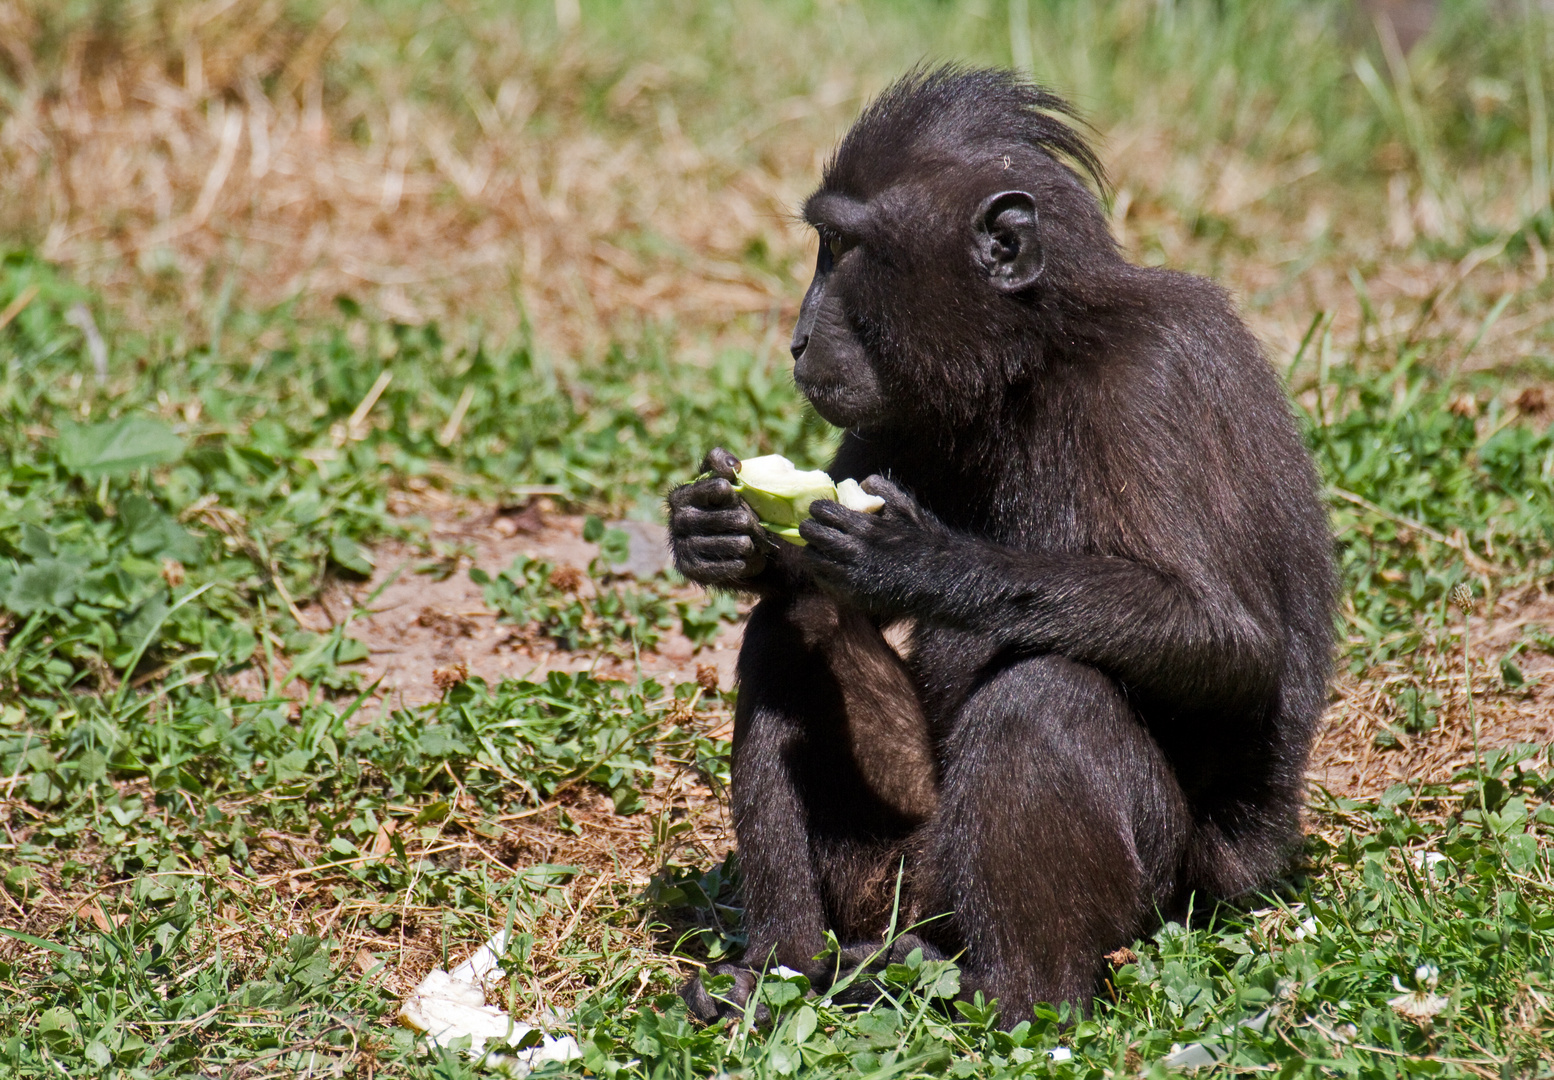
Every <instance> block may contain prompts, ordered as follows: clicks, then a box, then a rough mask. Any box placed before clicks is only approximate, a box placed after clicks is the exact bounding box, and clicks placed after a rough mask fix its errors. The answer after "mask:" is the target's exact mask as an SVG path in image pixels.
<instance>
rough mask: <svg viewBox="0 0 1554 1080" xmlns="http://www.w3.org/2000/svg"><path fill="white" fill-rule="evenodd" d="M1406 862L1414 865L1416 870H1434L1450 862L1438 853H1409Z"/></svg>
mask: <svg viewBox="0 0 1554 1080" xmlns="http://www.w3.org/2000/svg"><path fill="white" fill-rule="evenodd" d="M1408 861H1409V862H1411V863H1413V864H1414V868H1415V869H1416V870H1434V869H1435V868H1436V867H1437V866H1440V865H1441V864H1442V863H1448V864H1449V863H1450V862H1451V860H1450V859H1448V858H1447V857H1446V856H1445V855H1442V854H1441V853H1440V852H1439V851H1410V852H1409V853H1408Z"/></svg>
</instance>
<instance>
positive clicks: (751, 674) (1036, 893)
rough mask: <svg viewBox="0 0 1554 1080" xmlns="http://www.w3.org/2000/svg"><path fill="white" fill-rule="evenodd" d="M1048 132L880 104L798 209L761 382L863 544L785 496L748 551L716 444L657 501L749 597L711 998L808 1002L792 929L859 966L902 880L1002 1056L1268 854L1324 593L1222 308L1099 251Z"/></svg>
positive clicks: (1315, 709)
mask: <svg viewBox="0 0 1554 1080" xmlns="http://www.w3.org/2000/svg"><path fill="white" fill-rule="evenodd" d="M1066 115H1068V116H1071V115H1072V113H1071V111H1070V109H1069V107H1068V106H1067V105H1066V104H1065V103H1064V102H1063V101H1061V100H1060V99H1059V98H1057V97H1056V96H1054V95H1052V94H1050V93H1048V92H1047V91H1045V90H1042V89H1040V88H1038V87H1036V86H1033V85H1030V84H1028V83H1026V82H1023V81H1021V80H1020V79H1019V78H1017V77H1016V76H1014V75H1012V74H1009V73H1007V72H1002V71H989V70H971V71H968V70H963V69H955V68H941V69H937V70H932V71H919V72H916V73H914V74H912V75H909V76H907V77H906V78H905V79H903V80H902V81H901V82H899V83H897V84H896V85H895V86H894V87H892V88H891V89H889V90H888V91H886V92H885V94H884V95H883V96H882V97H881V98H880V99H879V100H877V101H876V102H874V104H872V105H871V106H870V107H869V108H868V109H866V110H865V111H864V113H863V114H862V115H861V116H860V117H859V119H858V120H857V122H856V123H855V124H854V126H853V128H852V129H851V131H849V132H848V134H847V136H846V137H845V138H844V139H843V140H842V142H841V144H840V146H839V147H838V149H837V151H836V153H835V155H834V157H833V158H832V160H831V161H830V163H829V164H828V165H827V167H826V170H825V176H824V182H823V183H822V185H821V187H820V190H818V191H817V192H815V194H813V195H812V196H810V198H809V199H808V201H807V202H806V203H805V205H804V215H805V218H806V219H807V220H808V221H809V223H810V224H812V225H813V226H814V227H815V229H816V230H817V231H818V232H819V234H820V256H819V260H818V262H817V264H816V268H815V277H814V281H813V283H812V284H811V285H810V288H809V292H808V294H807V295H806V296H805V298H804V304H803V308H802V311H801V313H800V316H799V322H798V327H797V329H796V330H795V331H794V335H793V355H794V357H795V360H796V363H795V366H794V371H793V374H794V379H795V381H796V382H797V384H798V387H799V389H800V390H801V391H802V392H803V394H804V396H805V397H806V398H808V399H809V401H810V402H811V403H812V404H813V405H814V408H815V410H816V411H817V412H818V413H819V414H820V415H821V416H822V417H824V418H825V419H826V420H828V421H830V422H831V423H833V424H836V425H837V426H838V427H842V428H845V429H846V435H845V436H844V437H843V440H842V444H841V448H840V450H839V451H838V452H837V455H836V459H835V461H834V462H833V463H832V465H831V467H830V471H831V473H832V475H833V476H834V477H836V478H838V479H840V478H842V477H854V478H864V477H867V478H868V479H867V481H866V482H865V487H866V488H867V489H869V490H871V491H872V492H874V493H875V494H877V495H879V496H882V497H883V498H884V499H885V500H886V503H887V506H886V508H885V509H884V510H883V511H882V512H881V513H879V514H878V515H867V514H861V513H857V512H854V511H851V510H847V509H845V508H843V507H842V506H840V505H838V504H836V503H832V502H817V503H815V504H814V506H813V508H812V513H813V517H812V519H811V520H809V521H807V522H805V523H804V525H803V526H802V527H801V528H800V533H801V534H802V535H803V537H804V538H805V540H806V541H807V543H808V546H807V547H802V548H801V547H797V546H793V545H788V544H784V543H781V542H779V541H776V540H775V539H773V538H771V537H769V536H767V535H766V534H764V533H763V532H762V530H761V529H760V527H759V525H758V524H757V522H756V520H755V517H754V515H753V514H752V513H751V512H750V511H749V509H748V508H746V507H745V506H744V504H743V503H742V502H741V501H740V500H739V499H738V497H737V496H735V495H734V494H733V492H732V490H731V487H730V484H729V482H728V479H727V478H729V477H731V476H732V472H733V469H734V468H735V467H737V464H738V463H737V461H736V460H735V459H734V458H733V457H732V456H731V455H729V454H728V453H727V452H726V451H722V450H714V451H713V452H712V453H711V454H709V455H708V459H707V463H706V467H707V469H708V470H709V471H711V472H713V473H716V474H717V475H716V476H713V477H710V478H708V479H703V480H699V481H697V482H695V483H691V484H687V485H685V486H683V487H680V488H677V489H676V490H675V491H673V492H672V493H671V494H670V496H669V507H670V527H671V528H670V531H671V543H672V545H673V550H674V556H675V560H676V564H677V566H678V567H679V568H680V570H681V572H682V573H684V574H685V575H686V577H688V578H690V579H692V580H694V581H698V582H701V583H703V584H705V585H708V586H711V587H714V588H724V589H738V590H746V591H749V592H752V593H754V594H756V595H757V596H759V597H760V602H759V603H758V604H757V605H756V607H755V609H754V611H753V612H752V613H751V616H750V621H749V625H748V627H747V629H746V631H745V639H744V645H743V648H742V650H741V652H740V657H739V683H740V691H739V703H738V709H737V716H736V726H735V732H734V771H733V793H732V798H733V813H734V826H735V831H736V834H737V839H738V844H739V852H740V860H741V865H742V867H743V872H744V883H745V885H744V888H745V905H746V908H745V912H746V922H747V925H748V929H749V935H750V937H749V948H748V950H747V952H746V956H745V964H744V965H743V966H726V967H725V968H723V969H722V970H724V971H727V972H729V973H733V974H735V975H736V983H735V989H734V992H733V994H732V995H730V997H731V999H732V1000H733V1002H734V1003H735V1004H739V1003H741V1002H742V1001H743V1000H744V998H745V996H746V995H748V993H749V991H750V987H751V986H752V985H753V982H754V976H753V974H752V970H753V969H758V968H760V967H761V966H762V965H764V964H766V963H769V962H775V963H781V964H784V965H787V966H789V967H792V968H796V969H799V970H802V971H805V972H806V973H808V974H810V975H811V976H812V977H813V978H816V979H820V978H823V977H824V975H825V971H824V969H823V965H820V964H817V962H816V961H815V960H814V957H815V956H816V955H817V954H819V953H821V951H822V949H823V946H824V933H825V932H826V931H827V930H830V931H833V932H834V933H835V934H836V935H837V937H838V939H839V940H840V941H841V942H842V943H843V944H844V945H856V946H859V950H855V951H859V952H867V949H868V946H869V945H870V944H871V943H874V944H877V943H878V942H879V941H880V940H881V937H882V935H883V933H884V932H885V930H886V926H887V922H888V920H889V917H890V912H891V904H892V900H893V896H894V889H895V887H896V881H897V870H898V867H899V866H904V867H905V898H904V901H903V903H904V906H905V914H904V919H906V920H909V921H910V920H917V919H929V920H930V921H928V922H926V923H925V924H924V925H923V927H922V929H921V930H920V931H919V933H920V935H921V936H922V938H923V939H925V943H926V944H927V945H928V946H929V947H930V949H935V950H937V951H938V952H940V953H942V954H944V955H959V956H960V957H961V965H962V971H963V980H962V982H963V987H964V990H965V992H971V991H974V990H981V991H982V992H984V993H985V994H987V995H988V996H989V997H996V998H997V999H998V1000H999V1001H1000V1002H1001V1005H1002V1009H1003V1016H1004V1019H1005V1021H1006V1022H1007V1023H1009V1024H1013V1023H1016V1022H1017V1021H1018V1020H1020V1019H1021V1018H1022V1017H1026V1016H1029V1015H1030V1008H1031V1005H1032V1003H1033V1002H1036V1001H1042V1000H1045V1001H1049V1002H1054V1003H1056V1002H1060V1001H1072V1002H1075V1003H1077V1004H1079V1005H1081V1006H1086V1005H1088V1004H1089V1002H1090V1000H1091V998H1092V996H1093V994H1094V992H1095V991H1096V989H1097V987H1098V982H1099V980H1100V978H1101V976H1102V974H1103V972H1104V970H1105V962H1104V959H1103V957H1104V954H1105V953H1107V952H1108V951H1109V950H1113V949H1116V948H1117V947H1119V946H1121V945H1124V944H1126V943H1128V942H1129V941H1131V940H1132V939H1133V938H1134V936H1136V935H1138V934H1140V933H1142V932H1146V931H1147V930H1149V929H1150V927H1151V925H1152V924H1153V923H1154V922H1155V921H1156V919H1157V918H1158V917H1159V916H1160V915H1162V914H1163V915H1165V916H1167V917H1171V916H1179V915H1180V914H1181V913H1182V912H1184V911H1185V909H1186V905H1187V903H1188V901H1189V898H1190V897H1191V896H1192V895H1193V894H1194V893H1195V892H1196V893H1198V894H1199V895H1201V896H1204V897H1209V898H1213V897H1234V896H1236V895H1238V894H1242V893H1245V892H1247V891H1249V890H1252V889H1255V888H1257V887H1259V886H1260V885H1263V884H1266V883H1267V882H1268V881H1269V880H1270V878H1271V877H1273V876H1275V875H1276V874H1278V873H1279V872H1280V870H1281V868H1282V867H1283V866H1284V863H1285V860H1286V859H1287V857H1288V856H1289V854H1290V851H1291V848H1292V846H1293V845H1294V843H1295V842H1296V840H1297V837H1298V831H1299V823H1298V817H1299V810H1300V806H1301V799H1302V789H1303V773H1304V768H1305V763H1306V757H1307V752H1308V749H1309V746H1310V742H1311V738H1312V734H1313V730H1314V727H1315V724H1316V722H1317V719H1318V716H1319V715H1320V713H1321V711H1322V708H1323V705H1324V702H1325V698H1326V684H1327V679H1328V676H1329V674H1330V667H1331V663H1332V658H1331V653H1332V635H1333V604H1334V594H1335V576H1334V571H1333V566H1332V561H1331V540H1330V537H1329V533H1328V530H1327V525H1326V521H1325V518H1324V514H1323V511H1322V509H1321V504H1320V501H1319V499H1318V494H1317V483H1316V477H1315V474H1314V472H1313V469H1312V465H1311V461H1310V458H1309V456H1308V454H1307V452H1306V450H1305V448H1304V446H1303V445H1302V443H1301V440H1300V437H1299V435H1298V434H1297V431H1296V427H1295V424H1294V422H1293V420H1292V418H1291V414H1290V410H1289V406H1288V403H1287V401H1286V399H1285V397H1284V393H1283V390H1282V388H1281V386H1280V384H1279V381H1278V379H1277V378H1276V377H1275V375H1274V373H1273V372H1272V370H1271V368H1270V366H1269V364H1268V363H1267V361H1266V360H1265V358H1264V357H1263V355H1262V352H1261V351H1260V349H1259V346H1258V344H1257V342H1256V341H1255V339H1254V338H1253V336H1252V335H1251V333H1250V332H1249V331H1248V330H1247V328H1246V327H1245V326H1244V325H1243V324H1242V322H1241V320H1240V319H1239V318H1238V317H1237V315H1236V313H1235V311H1234V309H1233V307H1232V305H1231V302H1230V300H1229V298H1228V297H1227V296H1226V294H1225V293H1224V292H1223V291H1222V290H1220V289H1219V288H1218V287H1216V286H1215V285H1213V284H1211V283H1209V282H1207V281H1204V280H1202V279H1200V278H1197V277H1192V276H1189V275H1186V274H1181V273H1175V272H1172V271H1167V270H1159V269H1152V268H1146V267H1139V266H1134V265H1132V264H1130V263H1128V262H1126V261H1125V260H1124V259H1123V258H1122V257H1121V255H1120V254H1119V252H1118V250H1117V247H1116V245H1115V243H1114V242H1113V240H1112V238H1111V236H1110V234H1109V232H1108V230H1107V224H1106V219H1105V217H1104V216H1103V213H1102V209H1101V206H1100V204H1099V201H1098V199H1097V197H1096V195H1095V193H1094V192H1093V191H1092V190H1091V188H1090V187H1088V186H1087V185H1086V183H1085V182H1084V180H1083V179H1082V178H1081V176H1080V172H1083V173H1084V174H1088V176H1089V178H1090V179H1091V180H1093V181H1094V182H1095V184H1096V186H1097V187H1099V188H1101V189H1102V190H1104V187H1105V178H1104V175H1103V173H1102V168H1101V165H1100V163H1099V161H1098V160H1097V159H1096V157H1095V154H1094V153H1093V152H1092V150H1091V149H1090V148H1089V147H1088V146H1087V144H1086V143H1085V141H1084V140H1083V139H1082V137H1081V136H1080V135H1079V134H1078V133H1077V132H1076V131H1075V130H1074V128H1073V127H1071V126H1070V125H1069V124H1068V123H1066V122H1065V121H1064V119H1063V117H1064V116H1066ZM1075 167H1077V169H1078V170H1079V171H1078V172H1076V170H1075ZM898 632H904V636H905V639H906V640H905V643H904V645H903V646H902V647H901V648H900V649H899V650H897V649H895V648H892V646H891V645H890V644H888V643H887V640H886V637H887V634H895V633H898ZM934 916H938V918H932V917H934ZM817 969H819V970H817ZM686 999H687V1002H688V1003H689V1005H690V1006H691V1009H692V1011H693V1012H694V1013H696V1014H697V1015H699V1016H702V1017H703V1018H708V1019H710V1018H712V1017H714V1016H716V1015H717V1014H718V1013H719V1011H720V1010H726V1009H728V1008H729V1007H730V1006H729V1004H728V1003H727V1002H720V1001H718V1000H715V999H713V998H712V997H711V996H710V995H709V994H708V993H707V991H706V990H705V988H704V987H702V986H701V985H700V984H699V983H698V982H696V981H693V982H692V983H691V984H690V985H688V986H687V988H686Z"/></svg>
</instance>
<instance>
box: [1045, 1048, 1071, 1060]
mask: <svg viewBox="0 0 1554 1080" xmlns="http://www.w3.org/2000/svg"><path fill="white" fill-rule="evenodd" d="M1047 1056H1048V1057H1049V1058H1051V1059H1052V1060H1053V1061H1070V1060H1072V1059H1073V1057H1074V1052H1073V1051H1072V1050H1070V1049H1069V1048H1068V1047H1066V1046H1059V1047H1055V1048H1054V1049H1051V1050H1048V1051H1047Z"/></svg>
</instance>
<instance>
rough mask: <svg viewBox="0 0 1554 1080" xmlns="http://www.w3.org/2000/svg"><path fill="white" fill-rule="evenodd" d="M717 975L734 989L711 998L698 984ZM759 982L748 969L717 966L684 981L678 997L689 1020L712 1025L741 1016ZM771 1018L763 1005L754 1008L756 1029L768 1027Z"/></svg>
mask: <svg viewBox="0 0 1554 1080" xmlns="http://www.w3.org/2000/svg"><path fill="white" fill-rule="evenodd" d="M719 975H729V976H732V977H733V979H734V985H733V986H731V987H729V988H728V989H727V990H724V991H722V992H721V993H718V994H714V993H712V992H711V991H709V990H708V989H707V987H706V986H705V985H703V983H702V980H703V979H705V978H707V977H709V976H710V977H713V978H716V977H717V976H719ZM759 981H760V976H759V975H758V974H757V973H756V972H755V971H754V970H753V969H752V968H748V967H745V966H744V965H742V964H719V965H717V966H716V967H713V968H708V969H707V970H706V971H704V972H701V973H700V974H698V975H693V976H692V977H691V978H690V979H688V980H686V983H685V985H684V986H683V987H681V988H680V996H681V997H682V998H684V999H685V1009H686V1011H687V1012H689V1013H690V1014H691V1018H692V1019H693V1020H700V1021H701V1022H702V1023H704V1024H712V1023H716V1022H718V1021H720V1020H726V1019H728V1018H729V1017H731V1016H734V1017H742V1016H744V1015H745V1007H746V1005H748V1004H749V1002H750V995H751V994H752V993H754V992H755V987H756V983H757V982H759ZM771 1018H772V1014H771V1011H770V1010H769V1009H767V1007H766V1006H765V1005H759V1004H758V1005H757V1006H756V1010H755V1022H756V1024H757V1025H758V1026H760V1025H764V1024H767V1023H770V1022H771Z"/></svg>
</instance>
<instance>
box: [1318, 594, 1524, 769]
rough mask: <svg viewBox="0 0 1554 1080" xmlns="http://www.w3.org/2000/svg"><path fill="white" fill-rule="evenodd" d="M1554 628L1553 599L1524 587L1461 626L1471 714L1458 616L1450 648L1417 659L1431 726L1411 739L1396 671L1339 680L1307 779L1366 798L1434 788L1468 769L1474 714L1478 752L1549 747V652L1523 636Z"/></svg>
mask: <svg viewBox="0 0 1554 1080" xmlns="http://www.w3.org/2000/svg"><path fill="white" fill-rule="evenodd" d="M1540 626H1549V627H1554V596H1550V595H1549V594H1548V593H1546V592H1544V591H1543V589H1542V588H1541V587H1529V588H1526V589H1523V590H1519V591H1517V592H1513V593H1509V594H1507V595H1503V596H1500V597H1497V598H1496V599H1495V600H1494V601H1493V603H1492V605H1490V606H1488V609H1487V610H1481V611H1479V612H1478V613H1476V614H1475V615H1474V616H1473V617H1472V619H1471V621H1470V624H1469V631H1470V633H1469V637H1470V650H1471V655H1472V664H1471V667H1470V668H1469V669H1467V670H1470V671H1471V674H1472V680H1471V681H1472V691H1473V694H1472V698H1473V700H1472V706H1473V708H1472V713H1471V714H1470V712H1469V701H1468V693H1467V687H1468V679H1467V677H1466V676H1467V670H1465V669H1464V665H1463V649H1462V638H1461V633H1460V632H1461V622H1460V616H1459V617H1457V621H1456V625H1455V626H1454V628H1453V630H1454V633H1453V636H1452V637H1451V638H1450V639H1449V645H1448V646H1447V647H1446V648H1443V649H1440V650H1431V651H1429V652H1428V653H1427V656H1426V658H1425V665H1424V666H1425V671H1426V673H1427V675H1426V679H1425V683H1424V687H1423V689H1424V690H1426V691H1427V692H1429V693H1433V694H1434V695H1435V696H1436V697H1437V698H1439V700H1440V705H1439V706H1438V708H1436V709H1435V710H1434V712H1435V716H1436V723H1435V725H1434V726H1433V727H1431V728H1430V729H1429V730H1427V731H1424V732H1422V733H1417V734H1413V733H1410V732H1409V731H1408V730H1407V727H1406V724H1405V723H1404V719H1405V718H1404V717H1403V716H1402V715H1401V714H1400V708H1399V704H1398V699H1397V695H1398V691H1399V690H1400V689H1401V688H1402V686H1403V685H1404V684H1406V683H1407V681H1408V676H1407V675H1406V674H1404V673H1402V672H1400V671H1399V672H1389V671H1375V672H1365V673H1363V674H1362V675H1361V676H1359V677H1355V676H1350V675H1345V676H1342V677H1340V678H1339V679H1338V680H1337V682H1336V684H1335V700H1334V702H1333V705H1332V707H1331V708H1330V709H1329V710H1328V713H1327V716H1326V717H1325V718H1324V721H1323V727H1322V730H1321V733H1320V734H1319V735H1318V738H1317V744H1316V747H1315V749H1314V751H1313V753H1312V761H1311V768H1310V770H1309V773H1308V775H1309V777H1310V779H1311V781H1312V783H1313V784H1315V785H1317V786H1319V787H1322V788H1325V789H1326V790H1327V791H1329V792H1331V793H1332V794H1334V795H1339V796H1346V797H1350V798H1364V797H1374V796H1376V795H1379V794H1380V793H1381V792H1383V791H1385V790H1386V789H1387V788H1389V787H1391V786H1392V785H1394V784H1411V785H1415V786H1417V785H1419V784H1424V783H1439V782H1442V781H1445V780H1448V779H1450V778H1451V776H1452V775H1453V774H1455V773H1456V772H1458V771H1459V770H1461V769H1463V768H1465V767H1467V766H1469V765H1471V764H1472V762H1473V717H1474V716H1476V718H1477V721H1478V728H1479V740H1478V741H1479V749H1480V751H1481V752H1482V751H1487V750H1490V749H1492V748H1495V747H1508V746H1513V745H1515V744H1517V743H1536V744H1540V745H1543V746H1550V745H1554V652H1551V651H1550V649H1549V648H1548V647H1547V646H1546V645H1545V644H1544V643H1542V642H1541V641H1540V640H1539V639H1538V637H1537V635H1535V634H1529V631H1530V630H1532V629H1534V628H1536V627H1540ZM1523 642H1525V643H1526V644H1525V645H1524V647H1523V648H1522V649H1521V650H1520V651H1518V652H1517V653H1516V655H1515V656H1514V657H1513V658H1512V662H1513V663H1514V664H1515V665H1516V668H1517V670H1518V671H1519V673H1520V675H1521V678H1522V680H1523V681H1522V683H1521V684H1520V685H1519V686H1518V685H1509V684H1508V680H1507V679H1506V677H1505V676H1504V675H1503V673H1502V671H1501V666H1500V660H1501V658H1502V657H1505V656H1507V655H1508V654H1510V653H1511V652H1512V650H1513V649H1514V648H1515V647H1516V646H1517V645H1518V643H1523Z"/></svg>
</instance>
